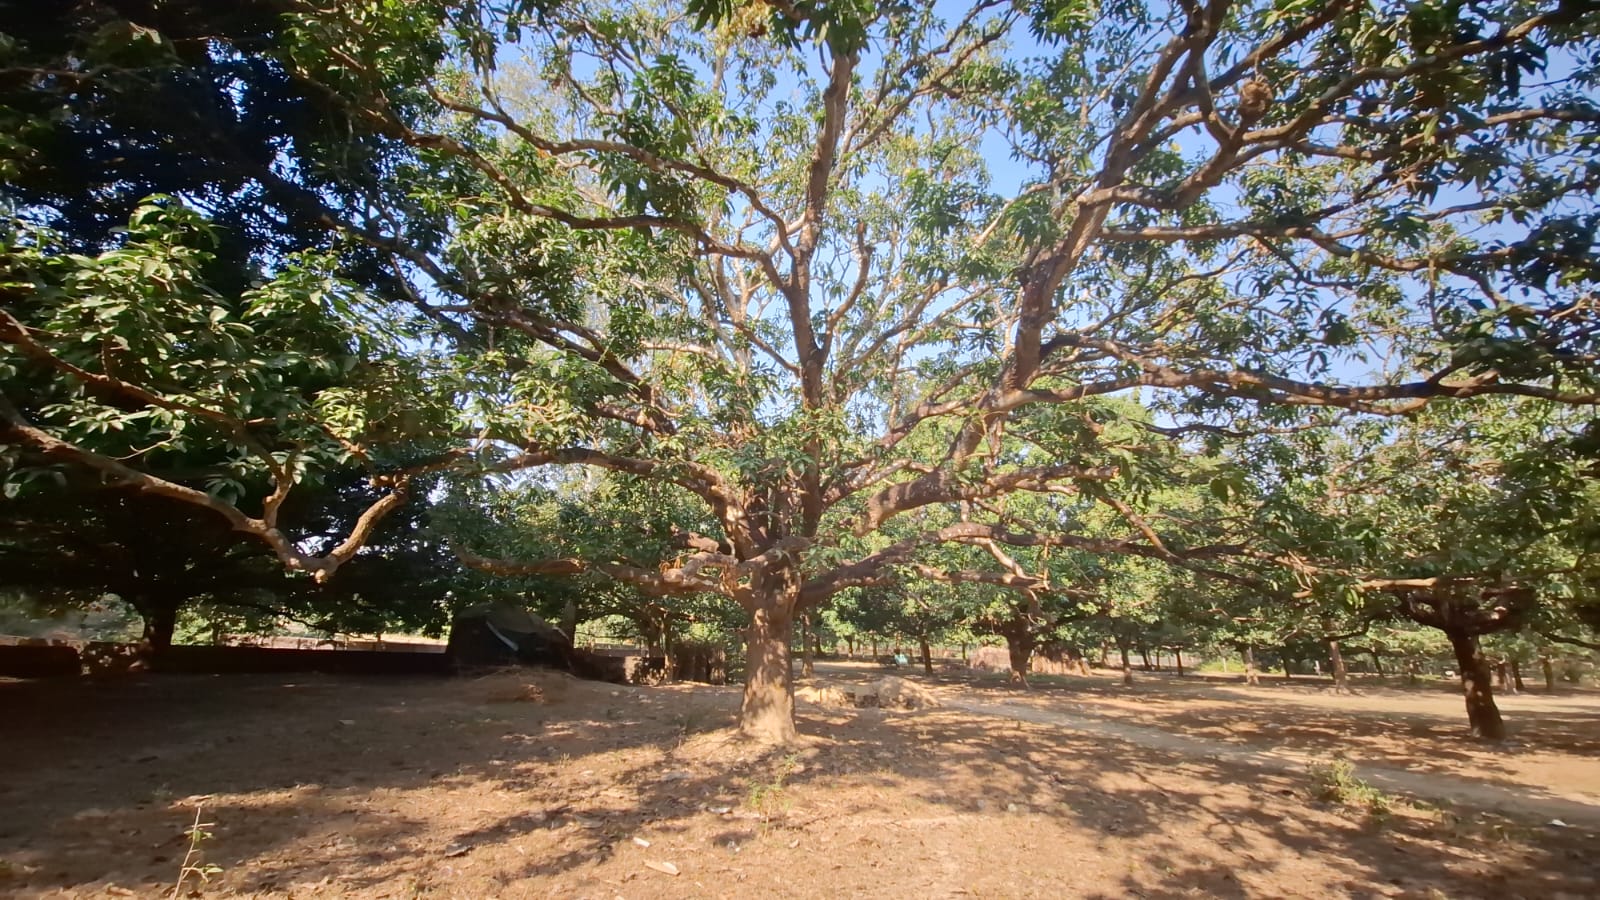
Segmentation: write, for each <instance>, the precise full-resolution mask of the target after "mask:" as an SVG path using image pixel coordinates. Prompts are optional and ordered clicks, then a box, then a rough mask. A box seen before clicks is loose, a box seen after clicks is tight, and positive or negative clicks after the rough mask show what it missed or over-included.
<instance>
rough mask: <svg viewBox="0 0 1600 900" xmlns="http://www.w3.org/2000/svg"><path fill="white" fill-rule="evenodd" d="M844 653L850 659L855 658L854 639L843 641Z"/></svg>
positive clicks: (849, 638)
mask: <svg viewBox="0 0 1600 900" xmlns="http://www.w3.org/2000/svg"><path fill="white" fill-rule="evenodd" d="M844 652H845V653H846V654H847V655H848V656H849V657H850V658H851V659H855V658H856V639H855V638H854V637H847V638H845V639H844Z"/></svg>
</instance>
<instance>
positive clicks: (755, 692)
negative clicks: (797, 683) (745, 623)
mask: <svg viewBox="0 0 1600 900" xmlns="http://www.w3.org/2000/svg"><path fill="white" fill-rule="evenodd" d="M792 609H793V607H791V606H790V605H789V599H788V598H786V597H782V596H779V597H774V598H772V599H771V600H769V601H768V602H767V603H766V604H764V605H762V606H760V607H757V608H756V610H755V612H754V613H753V614H752V615H751V616H750V627H749V628H748V629H746V631H745V635H746V638H745V663H744V669H745V672H744V701H743V702H742V703H741V704H740V706H739V731H740V732H742V733H743V734H744V736H745V737H748V738H752V739H754V740H757V741H762V742H765V743H773V744H785V743H789V742H791V741H793V740H794V739H795V737H796V733H795V728H794V672H793V669H792V668H791V665H790V663H791V660H790V658H789V640H790V637H791V636H792V634H793V631H794V622H793V619H792V617H793V615H794V613H793V612H792Z"/></svg>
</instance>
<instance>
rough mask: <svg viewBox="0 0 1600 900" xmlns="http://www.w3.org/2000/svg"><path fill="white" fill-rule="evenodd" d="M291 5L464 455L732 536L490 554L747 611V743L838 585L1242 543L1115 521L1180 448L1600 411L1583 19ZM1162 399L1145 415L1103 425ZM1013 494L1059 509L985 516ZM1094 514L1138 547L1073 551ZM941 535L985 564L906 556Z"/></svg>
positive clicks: (1514, 8) (1531, 7) (1028, 579)
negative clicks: (429, 348)
mask: <svg viewBox="0 0 1600 900" xmlns="http://www.w3.org/2000/svg"><path fill="white" fill-rule="evenodd" d="M439 12H444V13H447V14H450V16H449V20H448V21H449V26H448V27H447V28H445V29H444V30H443V31H442V32H441V31H440V30H439V29H438V28H437V27H432V25H431V24H430V23H431V22H432V21H433V20H432V19H430V16H432V15H434V14H435V13H439ZM290 21H292V22H294V23H295V24H294V26H293V27H292V28H291V29H289V32H290V33H291V34H292V35H293V41H292V44H291V46H290V47H289V49H288V50H287V51H286V52H285V53H284V54H282V56H281V57H280V60H281V62H282V64H283V65H284V66H285V71H286V72H288V73H289V74H290V75H291V76H292V77H293V78H295V79H297V80H298V81H300V82H304V83H307V84H318V85H322V86H324V87H326V89H327V90H328V92H329V94H330V95H331V96H334V97H337V98H338V102H339V105H340V109H341V110H342V111H343V113H344V114H345V115H347V116H348V117H349V120H350V121H352V122H356V123H360V125H361V127H362V128H364V129H369V130H370V131H371V132H372V133H374V134H377V135H381V136H383V138H384V139H385V140H389V141H393V142H395V143H396V144H398V145H400V146H402V147H404V148H406V153H408V154H409V158H411V159H414V160H416V161H417V164H416V165H414V166H410V167H405V168H404V171H403V172H400V175H401V176H403V177H397V178H395V179H394V180H393V181H392V182H391V183H392V184H393V187H392V189H390V190H387V191H384V192H379V193H373V194H369V195H366V196H365V197H364V198H363V200H364V202H350V201H344V200H340V201H337V202H336V201H335V200H333V199H331V198H326V197H323V196H322V195H320V194H316V193H313V194H311V195H310V196H307V197H304V198H302V199H304V200H305V201H306V202H307V203H316V204H319V205H320V207H321V209H320V213H319V216H318V221H320V222H323V223H327V224H330V225H331V227H333V228H334V229H336V230H337V232H338V233H340V234H341V235H342V236H343V237H345V238H347V239H349V240H351V241H354V242H358V243H360V244H363V245H365V246H366V247H369V248H371V249H373V250H374V251H375V252H380V253H381V256H382V258H383V259H385V260H388V261H389V262H390V263H391V264H392V272H391V274H392V276H393V281H394V283H395V284H396V285H407V286H409V289H399V290H397V293H396V294H395V296H396V297H405V298H407V299H409V300H410V302H412V303H413V305H414V306H415V307H416V308H417V309H418V310H420V311H421V313H422V314H423V315H424V316H426V321H429V322H431V323H434V326H435V327H436V328H437V329H438V334H439V336H440V337H441V338H444V339H447V340H449V341H452V342H453V346H455V347H456V348H458V349H460V350H461V351H462V357H461V365H460V372H461V382H460V384H462V385H464V386H468V387H470V388H471V390H472V391H473V392H476V396H477V397H478V398H479V399H478V400H476V401H471V402H463V403H461V404H458V405H457V407H455V408H456V409H458V410H459V411H461V412H462V413H463V417H464V419H465V421H464V422H460V423H456V424H455V425H453V426H452V427H451V428H450V429H448V430H449V431H451V432H452V433H458V434H459V433H470V434H472V435H473V436H475V437H476V438H477V440H476V443H475V444H473V445H472V446H473V449H474V450H475V451H476V452H474V453H473V454H472V455H471V461H472V462H473V463H474V464H475V465H477V466H479V467H480V468H483V469H488V470H492V471H509V470H519V469H538V468H543V467H552V466H555V467H579V466H582V467H591V468H599V469H602V470H608V471H611V472H615V473H621V474H625V475H628V476H630V477H633V478H637V479H642V480H646V481H652V482H656V483H659V484H662V485H666V486H670V487H671V488H672V489H674V490H678V491H682V492H685V494H686V495H688V496H692V497H694V498H697V499H698V501H699V502H701V503H702V504H703V506H704V509H705V510H706V512H707V514H708V516H709V517H710V518H711V519H712V520H713V522H714V524H715V529H714V533H710V534H704V535H694V536H689V537H686V538H685V546H684V552H683V553H681V554H679V555H677V556H675V557H673V558H672V560H671V561H670V564H665V565H658V566H655V567H644V566H638V565H633V564H630V563H629V562H628V561H627V560H626V559H625V558H618V557H615V556H606V555H603V554H601V553H599V552H594V553H589V554H585V555H582V556H575V557H568V558H561V559H546V560H538V559H533V560H488V559H483V558H481V557H478V558H477V559H476V561H477V562H479V563H480V564H482V565H485V566H489V567H491V568H495V569H496V570H498V571H507V572H528V573H572V572H588V573H601V574H604V575H606V576H608V577H613V578H619V579H622V580H626V581H629V582H632V583H635V584H638V585H640V586H643V587H645V588H647V589H648V590H651V591H653V592H657V593H660V594H664V595H671V594H676V593H681V594H685V595H692V594H700V593H713V594H720V595H722V596H724V597H727V598H730V599H732V600H733V601H735V602H737V603H738V604H739V605H740V606H742V607H743V608H744V610H745V611H746V612H747V614H748V615H749V620H750V624H749V628H748V629H747V632H746V633H747V635H748V660H747V671H748V677H747V684H746V690H745V697H744V706H743V713H742V718H741V722H742V727H743V728H744V730H745V731H746V732H747V733H749V734H751V735H753V736H757V737H760V738H765V739H775V740H785V739H788V738H790V737H792V736H793V734H794V724H793V700H792V693H791V690H790V683H789V678H790V675H789V671H790V668H789V646H790V644H789V636H790V630H791V624H792V621H793V619H794V617H795V616H796V614H797V613H798V612H800V611H802V610H804V609H807V608H810V607H814V606H816V605H818V604H820V603H823V602H825V601H826V600H827V599H828V598H829V597H831V596H833V595H834V594H836V593H837V592H839V591H841V590H844V589H846V588H849V587H853V586H866V585H873V584H880V583H882V582H884V581H887V580H892V579H893V578H895V577H898V575H897V573H899V572H901V571H904V570H905V569H906V568H907V567H913V570H914V571H918V572H919V573H920V574H923V575H925V576H926V577H936V578H940V579H943V580H949V581H955V582H958V583H967V582H974V581H976V582H981V583H993V584H996V585H999V586H1002V587H1009V588H1014V589H1017V590H1021V591H1024V592H1026V591H1030V590H1036V589H1037V588H1038V587H1039V586H1040V585H1041V584H1042V583H1043V582H1044V580H1045V579H1047V578H1048V573H1044V572H1027V571H1019V569H1022V568H1026V567H1025V566H1023V565H1022V564H1020V563H1019V564H1018V566H1016V567H1010V566H1006V565H1004V564H1003V561H1002V557H1006V558H1010V559H1012V560H1013V561H1016V560H1017V555H1016V553H1014V552H1012V551H1014V550H1015V549H1016V548H1019V547H1020V548H1031V549H1032V550H1038V549H1040V548H1045V547H1050V548H1060V549H1063V550H1076V551H1085V552H1097V553H1139V554H1144V555H1147V556H1151V557H1154V558H1158V559H1161V560H1165V561H1167V562H1171V563H1174V564H1179V565H1191V566H1193V565H1200V564H1202V561H1203V560H1205V559H1207V558H1209V557H1212V556H1215V555H1216V554H1217V553H1219V552H1221V551H1220V550H1219V548H1217V547H1212V546H1208V545H1206V544H1195V543H1192V542H1190V541H1187V540H1185V539H1183V537H1182V535H1181V534H1179V533H1168V532H1167V530H1166V528H1165V526H1164V525H1163V523H1161V522H1152V521H1150V520H1147V519H1145V518H1144V517H1143V516H1141V515H1140V514H1139V512H1138V510H1137V507H1136V505H1135V504H1134V503H1132V502H1130V499H1129V495H1131V494H1137V492H1138V491H1139V490H1140V484H1139V479H1140V478H1141V473H1142V472H1145V471H1148V469H1149V467H1148V466H1147V465H1146V463H1145V462H1144V460H1145V459H1147V458H1149V457H1150V456H1152V454H1154V455H1156V456H1159V453H1160V452H1161V450H1160V448H1162V447H1163V445H1166V444H1167V442H1168V440H1169V439H1171V438H1182V437H1184V436H1186V435H1194V434H1198V433H1201V432H1209V433H1210V434H1211V435H1212V436H1214V437H1221V438H1222V439H1233V438H1232V437H1230V436H1231V435H1236V434H1241V433H1249V432H1251V431H1257V430H1261V429H1277V428H1285V427H1292V426H1294V425H1297V424H1311V425H1316V424H1325V423H1327V422H1329V421H1332V420H1333V419H1335V418H1336V417H1338V416H1342V415H1356V416H1383V415H1395V414H1402V413H1406V412H1410V411H1415V410H1418V409H1421V408H1422V407H1424V406H1426V405H1427V404H1429V403H1432V402H1434V401H1437V400H1444V399H1448V400H1467V399H1469V398H1473V397H1477V396H1481V395H1490V394H1521V395H1530V396H1536V397H1543V398H1546V399H1549V400H1552V401H1556V402H1561V403H1590V402H1592V401H1593V399H1594V394H1593V387H1594V378H1593V376H1594V374H1595V373H1594V365H1593V356H1592V350H1593V347H1592V344H1593V335H1594V334H1595V329H1594V328H1593V316H1592V313H1591V312H1590V310H1589V308H1588V306H1587V305H1586V303H1585V302H1584V301H1583V299H1582V298H1583V297H1584V296H1585V295H1584V291H1585V290H1586V289H1587V286H1588V285H1589V284H1590V283H1592V281H1593V280H1594V278H1595V276H1596V274H1597V273H1596V267H1595V265H1594V262H1593V257H1592V255H1591V253H1590V248H1591V244H1592V237H1593V232H1594V228H1595V225H1596V222H1597V218H1596V215H1595V212H1594V206H1593V203H1592V201H1591V200H1590V199H1589V194H1590V192H1591V191H1592V188H1593V184H1592V182H1593V181H1594V179H1595V177H1596V176H1595V175H1594V174H1593V171H1592V169H1593V166H1592V159H1593V150H1594V139H1595V126H1596V123H1597V121H1600V115H1597V113H1596V110H1595V109H1594V107H1593V104H1592V103H1590V102H1589V101H1588V100H1587V99H1586V96H1585V92H1586V91H1587V90H1589V89H1590V88H1592V86H1593V84H1594V81H1595V76H1596V61H1595V59H1594V58H1593V55H1592V45H1593V37H1594V34H1595V32H1596V30H1597V28H1600V21H1597V19H1596V16H1595V14H1594V13H1593V12H1590V11H1588V10H1587V9H1586V8H1585V7H1584V6H1583V5H1581V4H1567V3H1557V2H1547V3H1539V2H1505V3H1498V4H1493V5H1475V6H1468V5H1465V4H1461V3H1457V2H1438V3H1419V4H1410V5H1407V6H1404V7H1399V6H1396V7H1388V6H1383V5H1376V4H1356V3H1351V2H1343V0H1331V2H1323V3H1318V4H1303V3H1298V2H1286V0H1284V2H1238V3H1229V2H1212V3H1207V4H1203V5H1202V4H1196V3H1179V4H1174V5H1171V6H1168V5H1161V4H1156V5H1144V4H1140V3H1131V4H1120V5H1116V6H1113V7H1101V6H1099V5H1096V4H1091V3H1086V2H1074V0H1064V2H1056V0H1051V2H1037V3H1033V4H1012V3H1001V2H998V0H993V2H991V0H980V2H977V3H975V4H974V5H972V6H971V7H970V8H967V9H964V10H963V9H953V10H952V9H945V8H942V7H941V8H940V9H939V10H934V9H931V8H925V7H922V6H917V5H910V4H889V5H878V4H849V3H838V4H834V3H799V4H791V3H785V2H773V3H759V2H749V3H735V2H697V3H691V4H690V6H689V9H688V10H687V11H685V10H681V9H678V8H674V7H672V6H666V5H654V4H649V3H640V4H628V3H616V4H611V3H605V2H594V3H572V4H562V5H554V4H542V3H537V4H536V3H526V4H525V3H510V4H503V5H498V6H485V5H480V4H466V3H463V4H450V3H438V4H424V5H419V6H417V7H416V8H406V9H401V8H399V5H396V4H389V3H381V4H380V3H365V2H355V3H349V2H346V3H338V4H328V7H327V8H326V9H321V8H318V7H315V6H310V5H302V6H300V7H297V10H296V11H295V12H294V13H292V14H291V18H290ZM441 53H442V54H444V55H445V58H448V60H449V61H450V63H451V65H450V66H449V67H448V68H446V69H441V70H440V71H439V72H438V74H437V76H436V77H434V78H433V79H432V80H431V81H427V82H426V83H421V84H420V86H419V83H418V82H416V80H415V79H414V78H412V76H413V75H415V72H414V71H412V70H413V69H414V68H415V67H416V66H418V65H426V64H427V61H429V60H435V59H440V58H441V56H440V54H441ZM414 61H422V62H414ZM424 77H426V76H424ZM408 78H412V80H411V81H408V80H407V79H408ZM402 155H404V154H402ZM396 171H399V167H396ZM397 197H403V198H405V200H406V202H407V203H408V204H410V205H411V206H414V207H415V208H416V210H417V213H414V214H413V213H408V212H405V211H397V210H396V207H395V202H394V198H397ZM438 218H442V219H444V220H447V224H445V225H443V226H442V227H429V223H430V222H431V221H436V220H437V219H438ZM1485 220H1487V221H1490V222H1492V223H1494V224H1493V225H1492V226H1490V227H1480V223H1482V222H1483V221H1485ZM17 333H18V332H17V329H16V328H13V329H12V331H11V334H12V335H15V334H17ZM13 343H16V341H14V340H13ZM1362 354H1365V355H1366V357H1367V358H1369V359H1372V360H1381V361H1382V364H1381V365H1377V364H1374V365H1371V366H1361V365H1357V364H1356V357H1357V356H1358V355H1362ZM1135 393H1138V394H1139V395H1140V396H1141V397H1142V398H1143V400H1144V402H1146V403H1148V404H1152V405H1155V406H1156V407H1158V408H1159V409H1160V410H1161V415H1160V417H1159V418H1158V419H1156V420H1154V421H1153V422H1152V421H1139V420H1128V419H1127V418H1126V417H1123V416H1120V415H1118V414H1116V413H1115V412H1114V411H1113V412H1112V413H1111V414H1109V415H1108V414H1107V413H1106V412H1105V411H1104V410H1103V409H1100V408H1097V407H1095V406H1094V405H1092V403H1091V401H1092V400H1093V399H1094V398H1099V397H1105V396H1106V395H1117V394H1121V395H1133V394H1135ZM1156 422H1159V423H1160V424H1159V425H1158V424H1155V423H1156ZM1114 424H1115V425H1117V426H1118V427H1110V426H1112V425H1114ZM21 427H22V426H20V425H19V426H15V428H14V430H17V429H20V428H21ZM41 431H42V430H41V429H35V430H34V431H33V432H28V431H19V433H21V434H22V435H23V437H24V439H25V440H28V441H32V442H35V443H39V442H42V441H46V440H56V438H55V437H54V436H52V435H49V434H43V433H40V432H41ZM68 444H71V445H73V446H76V445H75V444H74V443H73V442H72V441H70V440H69V441H68ZM62 452H63V453H71V452H72V451H70V450H63V451H62ZM1018 493H1037V494H1039V495H1040V496H1041V498H1042V500H1043V501H1044V502H1041V503H1038V504H1028V505H1027V506H1028V509H1027V510H1026V516H1024V515H1023V514H1022V513H1021V512H1019V511H1018V510H1017V509H1008V508H1004V507H1003V506H1002V505H999V504H997V503H996V502H995V501H997V500H999V499H1001V498H1004V497H1006V496H1009V495H1013V494H1018ZM1085 498H1088V499H1089V500H1091V501H1092V502H1093V503H1094V504H1101V505H1104V506H1105V508H1107V509H1110V510H1112V511H1114V512H1115V513H1116V514H1117V515H1118V516H1119V517H1120V518H1121V520H1122V522H1123V527H1122V530H1121V531H1119V532H1116V533H1112V534H1110V535H1109V536H1106V534H1105V533H1103V532H1101V533H1098V534H1093V535H1091V534H1089V533H1087V532H1086V531H1085V523H1087V522H1088V521H1089V517H1087V516H1085V515H1083V514H1082V513H1081V510H1080V508H1079V507H1080V505H1081V504H1082V503H1083V502H1084V500H1085ZM191 499H193V500H195V501H196V502H198V498H191ZM921 510H931V511H934V510H936V511H938V512H937V513H936V514H935V513H933V512H930V513H929V515H928V516H927V519H926V521H927V523H928V525H927V527H926V528H922V529H919V528H911V529H908V531H909V533H908V534H906V535H905V536H904V537H896V538H895V539H893V540H883V539H880V538H879V537H878V536H879V535H880V534H881V533H882V532H883V530H884V529H885V527H886V526H888V525H890V524H891V523H895V522H897V521H902V522H913V523H915V522H920V521H923V520H922V519H920V518H918V517H917V515H915V514H917V513H918V512H919V511H921ZM952 520H953V521H952ZM623 526H624V527H625V526H626V523H623ZM1185 533H1187V532H1185ZM262 537H263V538H264V539H265V538H267V537H269V535H267V534H266V533H265V532H263V534H262ZM941 545H948V546H952V547H954V548H955V549H956V550H959V551H964V555H962V556H961V561H960V562H950V561H946V560H945V558H944V557H943V556H942V555H941V561H940V565H939V567H938V568H936V569H934V568H933V567H926V566H925V567H924V568H922V569H916V568H915V567H917V566H919V565H924V564H923V563H921V562H920V559H921V558H923V555H924V554H926V553H928V552H930V551H929V550H928V548H930V547H934V546H941ZM1006 546H1009V547H1010V548H1012V549H1011V550H1001V548H1003V547H1006ZM997 550H1001V552H1000V553H999V554H997V553H996V551H997ZM468 552H469V553H470V552H471V551H470V549H469V550H468Z"/></svg>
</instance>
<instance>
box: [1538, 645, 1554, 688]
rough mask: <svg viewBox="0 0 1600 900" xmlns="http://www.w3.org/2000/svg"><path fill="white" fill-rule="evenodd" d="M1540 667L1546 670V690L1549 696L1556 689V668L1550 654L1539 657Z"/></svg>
mask: <svg viewBox="0 0 1600 900" xmlns="http://www.w3.org/2000/svg"><path fill="white" fill-rule="evenodd" d="M1539 666H1540V668H1542V669H1544V690H1545V693H1547V694H1548V693H1550V692H1551V691H1554V690H1555V689H1556V667H1555V664H1554V663H1552V662H1551V661H1550V656H1549V654H1546V655H1544V656H1541V657H1539Z"/></svg>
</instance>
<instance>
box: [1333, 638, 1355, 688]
mask: <svg viewBox="0 0 1600 900" xmlns="http://www.w3.org/2000/svg"><path fill="white" fill-rule="evenodd" d="M1328 667H1329V668H1330V669H1332V675H1333V691H1334V693H1336V694H1344V693H1348V692H1349V691H1350V673H1349V671H1348V670H1346V669H1345V667H1344V653H1342V652H1340V650H1339V642H1338V641H1336V640H1331V639H1330V640H1329V641H1328Z"/></svg>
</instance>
